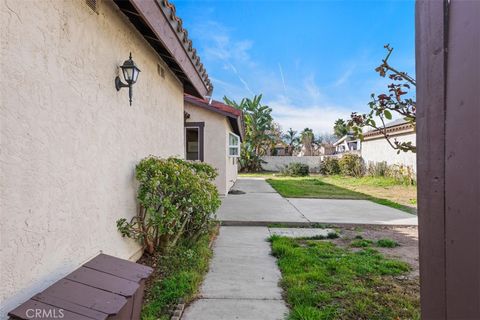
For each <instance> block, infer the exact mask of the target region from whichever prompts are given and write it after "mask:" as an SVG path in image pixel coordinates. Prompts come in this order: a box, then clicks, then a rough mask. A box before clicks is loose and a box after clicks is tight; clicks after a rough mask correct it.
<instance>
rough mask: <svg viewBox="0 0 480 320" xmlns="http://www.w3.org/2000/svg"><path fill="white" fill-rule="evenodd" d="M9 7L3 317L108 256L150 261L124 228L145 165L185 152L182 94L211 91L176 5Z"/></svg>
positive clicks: (1, 158) (5, 21) (5, 29)
mask: <svg viewBox="0 0 480 320" xmlns="http://www.w3.org/2000/svg"><path fill="white" fill-rule="evenodd" d="M1 7H2V8H1V19H0V25H1V34H2V35H1V37H2V47H1V59H0V60H1V62H0V63H1V66H0V69H1V70H2V74H3V75H4V77H3V80H2V86H1V87H0V97H1V112H0V120H1V137H2V139H1V142H0V143H1V146H0V149H1V153H0V169H1V170H0V180H1V182H2V192H1V195H0V202H1V204H0V209H1V212H2V218H1V250H0V251H1V253H0V260H1V267H0V270H1V281H2V290H1V294H0V300H1V306H2V309H1V312H0V318H1V319H4V318H5V317H6V312H7V311H8V310H10V309H12V308H14V307H16V306H17V305H18V304H20V303H22V302H23V301H25V300H26V299H28V298H30V297H31V296H32V295H33V294H35V293H37V292H39V291H41V290H43V289H45V288H46V287H47V286H49V285H50V284H52V283H53V282H54V281H56V280H58V279H59V278H61V277H63V276H65V275H66V274H67V273H69V272H71V271H72V270H74V269H76V268H78V267H79V266H80V265H81V264H82V263H84V262H86V261H88V260H90V259H91V258H93V257H94V256H96V255H98V254H99V253H100V252H104V253H106V254H110V255H114V256H117V257H120V258H126V259H131V260H135V259H137V258H138V257H139V256H140V255H141V253H142V252H141V248H140V246H139V245H138V244H137V243H136V242H135V241H133V240H129V239H126V238H122V236H121V235H120V233H119V232H118V231H117V227H116V224H115V222H116V220H117V219H119V218H121V217H133V216H134V215H135V213H136V211H137V208H138V207H137V206H138V204H137V201H136V192H137V184H136V181H135V173H134V169H135V165H136V164H137V163H138V162H139V161H140V160H141V159H142V158H144V157H147V156H149V155H151V154H153V155H157V156H162V157H168V156H175V155H183V154H184V130H185V128H184V107H183V104H184V93H185V92H186V93H189V94H192V95H195V96H198V97H204V96H206V95H207V94H208V93H209V92H211V90H212V87H211V84H210V81H209V80H208V76H207V74H206V72H205V69H204V68H203V66H202V64H201V63H200V61H199V58H198V56H197V55H196V51H195V49H193V48H192V46H191V41H190V40H189V39H188V38H187V32H186V31H185V30H184V29H183V28H182V22H181V20H180V19H179V18H177V17H176V15H175V8H174V7H173V6H172V5H171V4H170V3H169V2H168V1H143V0H129V1H126V0H125V1H120V0H118V1H114V0H102V1H87V0H83V1H82V0H76V1H53V0H51V1H47V0H43V1H9V2H8V4H7V3H6V2H4V3H2V5H1ZM130 52H131V53H132V57H133V60H134V61H135V63H136V64H137V66H138V67H139V68H140V69H141V73H140V75H139V77H138V81H137V82H136V83H135V84H134V85H133V104H132V106H130V105H129V98H128V88H127V89H122V90H120V91H117V90H116V88H115V82H114V79H115V77H116V76H117V75H119V68H118V67H119V65H121V64H122V63H123V62H124V60H126V59H127V58H128V56H129V53H130ZM207 128H209V127H208V125H206V127H205V129H206V130H209V129H207ZM225 132H226V129H225ZM233 132H235V131H234V130H233ZM223 138H224V137H222V139H223ZM225 139H226V138H225ZM225 143H226V142H225ZM223 145H224V144H223ZM235 152H237V151H235ZM206 155H207V156H208V153H207V154H206ZM229 161H230V162H233V161H236V160H235V159H233V158H232V159H229ZM232 171H234V170H232ZM229 174H230V175H231V176H232V177H231V178H230V179H233V178H234V175H235V173H229Z"/></svg>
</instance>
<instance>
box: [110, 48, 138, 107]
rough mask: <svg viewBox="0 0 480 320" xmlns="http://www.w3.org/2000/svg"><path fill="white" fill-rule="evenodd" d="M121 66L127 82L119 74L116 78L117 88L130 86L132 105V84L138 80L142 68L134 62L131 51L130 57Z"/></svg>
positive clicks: (129, 92) (129, 94)
mask: <svg viewBox="0 0 480 320" xmlns="http://www.w3.org/2000/svg"><path fill="white" fill-rule="evenodd" d="M120 68H121V69H122V73H123V78H124V79H125V82H126V84H125V83H123V82H122V80H120V77H119V76H117V77H116V78H115V88H117V91H120V89H121V88H126V87H128V97H129V98H130V105H132V86H133V84H134V83H135V82H137V78H138V74H139V73H140V69H138V67H137V65H136V64H135V62H133V60H132V53H131V52H130V58H129V59H128V60H125V61H124V62H123V65H121V66H120Z"/></svg>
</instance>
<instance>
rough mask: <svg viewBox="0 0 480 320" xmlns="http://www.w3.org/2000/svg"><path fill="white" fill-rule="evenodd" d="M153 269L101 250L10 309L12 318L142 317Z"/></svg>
mask: <svg viewBox="0 0 480 320" xmlns="http://www.w3.org/2000/svg"><path fill="white" fill-rule="evenodd" d="M152 271H153V269H152V268H150V267H146V266H143V265H140V264H137V263H134V262H131V261H127V260H123V259H119V258H115V257H112V256H109V255H106V254H100V255H98V256H97V257H95V258H94V259H92V260H90V261H89V262H87V263H85V264H84V265H83V266H82V267H80V268H78V269H77V270H75V271H74V272H72V273H70V274H69V275H67V276H66V277H65V278H63V279H60V280H59V281H57V282H55V283H54V284H53V285H51V286H50V287H48V288H47V289H45V290H44V291H42V292H41V293H39V294H37V295H35V296H33V297H32V298H30V299H29V300H28V301H26V302H25V303H23V304H21V305H20V306H18V307H17V308H15V309H14V310H12V311H10V312H9V314H8V315H9V316H10V317H11V318H12V319H22V320H23V319H69V320H70V319H72V320H77V319H78V320H92V319H94V320H104V319H108V320H117V319H122V320H123V319H140V312H141V308H142V300H143V291H144V288H145V280H146V279H147V278H148V277H149V276H150V274H151V273H152Z"/></svg>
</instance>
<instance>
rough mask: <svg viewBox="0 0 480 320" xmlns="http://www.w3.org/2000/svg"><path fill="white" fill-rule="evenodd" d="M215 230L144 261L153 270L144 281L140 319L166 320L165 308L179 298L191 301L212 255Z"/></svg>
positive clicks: (167, 317)
mask: <svg viewBox="0 0 480 320" xmlns="http://www.w3.org/2000/svg"><path fill="white" fill-rule="evenodd" d="M216 232H217V228H214V229H212V231H211V233H210V234H209V235H205V236H203V237H202V238H200V240H199V241H198V242H197V243H195V244H193V245H191V244H187V243H182V244H179V245H177V246H176V247H175V248H173V249H172V250H171V251H170V252H169V253H167V254H164V255H159V256H156V257H151V258H149V259H148V261H144V263H146V264H148V265H150V266H152V267H153V268H154V270H155V271H154V273H153V275H152V276H151V278H150V280H149V282H147V288H146V294H145V301H144V305H143V309H142V320H168V319H170V317H171V314H170V313H169V309H170V308H171V307H172V306H174V305H176V304H177V303H178V301H179V299H183V301H184V302H185V303H189V302H190V301H191V300H193V298H194V297H195V294H196V293H197V291H198V288H199V286H200V284H201V283H202V280H203V277H204V275H205V273H206V272H207V270H208V263H209V261H210V258H211V256H212V250H211V249H210V248H209V244H210V239H211V237H213V236H214V235H215V234H216Z"/></svg>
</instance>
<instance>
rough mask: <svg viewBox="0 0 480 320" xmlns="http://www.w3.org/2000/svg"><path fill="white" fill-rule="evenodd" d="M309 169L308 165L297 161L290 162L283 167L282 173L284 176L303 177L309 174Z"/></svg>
mask: <svg viewBox="0 0 480 320" xmlns="http://www.w3.org/2000/svg"><path fill="white" fill-rule="evenodd" d="M309 171H310V168H309V167H308V165H306V164H303V163H299V162H292V163H290V164H288V165H286V166H285V167H284V168H283V170H282V173H283V174H284V175H286V176H292V177H305V176H308V175H309Z"/></svg>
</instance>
